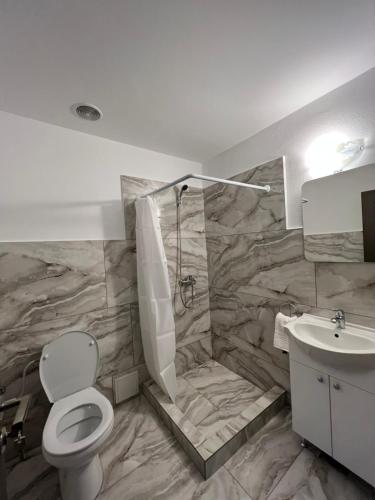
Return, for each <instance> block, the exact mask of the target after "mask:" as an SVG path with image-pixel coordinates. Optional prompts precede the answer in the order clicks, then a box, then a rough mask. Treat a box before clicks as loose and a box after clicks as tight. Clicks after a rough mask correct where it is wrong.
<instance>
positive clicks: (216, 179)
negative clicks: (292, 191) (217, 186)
mask: <svg viewBox="0 0 375 500" xmlns="http://www.w3.org/2000/svg"><path fill="white" fill-rule="evenodd" d="M187 179H200V180H202V181H209V182H220V183H221V184H230V185H231V186H239V187H245V188H251V189H259V190H261V191H266V192H267V193H269V192H270V191H271V187H270V186H269V185H268V184H267V185H266V186H257V185H256V184H246V183H245V182H238V181H231V180H229V179H220V178H219V177H209V176H208V175H201V174H186V175H184V176H182V177H180V178H179V179H176V180H175V181H172V182H169V183H168V184H165V186H162V187H160V188H158V189H155V190H154V191H151V192H150V193H147V194H144V195H142V198H146V197H147V196H152V195H153V194H156V193H160V191H164V190H165V189H168V188H170V187H173V186H175V185H176V184H179V183H180V182H183V181H186V180H187Z"/></svg>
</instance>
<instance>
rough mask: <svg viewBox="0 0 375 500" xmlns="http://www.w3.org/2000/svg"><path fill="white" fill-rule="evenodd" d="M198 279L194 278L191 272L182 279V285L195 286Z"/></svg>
mask: <svg viewBox="0 0 375 500" xmlns="http://www.w3.org/2000/svg"><path fill="white" fill-rule="evenodd" d="M196 282H197V280H196V279H195V278H194V276H193V275H192V274H189V275H188V276H185V278H182V279H180V282H179V283H180V286H184V287H185V286H186V287H187V286H194V285H195V284H196Z"/></svg>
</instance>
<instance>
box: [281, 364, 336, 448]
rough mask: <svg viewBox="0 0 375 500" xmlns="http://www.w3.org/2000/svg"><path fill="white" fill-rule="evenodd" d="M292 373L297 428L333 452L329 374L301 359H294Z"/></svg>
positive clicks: (305, 436) (294, 420) (313, 441)
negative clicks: (305, 364)
mask: <svg viewBox="0 0 375 500" xmlns="http://www.w3.org/2000/svg"><path fill="white" fill-rule="evenodd" d="M290 376H291V381H292V420H293V429H294V430H295V431H296V432H297V433H298V434H300V435H301V436H303V437H304V438H305V439H307V440H308V441H310V442H311V443H314V444H315V445H316V446H318V447H319V448H320V449H321V450H323V451H324V452H326V453H328V454H329V455H331V454H332V447H331V415H330V413H331V410H330V399H329V376H328V375H326V374H325V373H321V372H319V371H318V370H314V369H313V368H309V367H307V366H304V365H301V364H300V363H297V362H291V364H290Z"/></svg>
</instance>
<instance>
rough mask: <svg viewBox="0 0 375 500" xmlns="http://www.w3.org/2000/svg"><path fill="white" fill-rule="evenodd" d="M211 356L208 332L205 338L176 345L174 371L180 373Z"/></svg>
mask: <svg viewBox="0 0 375 500" xmlns="http://www.w3.org/2000/svg"><path fill="white" fill-rule="evenodd" d="M211 358H212V344H211V334H210V333H208V334H207V336H206V337H205V338H202V339H200V340H197V341H195V342H191V343H189V344H186V345H183V346H180V347H177V350H176V358H175V365H176V373H177V375H182V374H183V373H185V372H187V371H188V370H191V369H192V368H195V367H196V366H198V365H201V364H202V363H204V362H205V361H208V360H209V359H211Z"/></svg>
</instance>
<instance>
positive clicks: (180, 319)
mask: <svg viewBox="0 0 375 500" xmlns="http://www.w3.org/2000/svg"><path fill="white" fill-rule="evenodd" d="M189 303H190V302H189ZM173 306H174V311H175V314H174V320H175V327H176V342H177V345H178V346H182V345H184V344H187V343H190V342H192V341H195V340H199V339H201V338H204V337H207V333H209V331H210V328H211V319H210V301H209V293H208V288H195V290H194V301H193V306H192V307H191V308H189V309H185V307H183V304H182V302H181V297H180V295H179V293H177V294H176V295H175V300H174V303H173Z"/></svg>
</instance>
